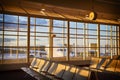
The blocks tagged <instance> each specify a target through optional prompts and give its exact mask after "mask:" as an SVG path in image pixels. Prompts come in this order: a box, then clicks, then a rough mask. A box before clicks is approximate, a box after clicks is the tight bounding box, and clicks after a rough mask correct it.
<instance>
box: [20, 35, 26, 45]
mask: <svg viewBox="0 0 120 80" xmlns="http://www.w3.org/2000/svg"><path fill="white" fill-rule="evenodd" d="M19 46H27V37H23V36H19Z"/></svg>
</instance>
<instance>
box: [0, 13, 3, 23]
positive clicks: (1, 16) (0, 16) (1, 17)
mask: <svg viewBox="0 0 120 80" xmlns="http://www.w3.org/2000/svg"><path fill="white" fill-rule="evenodd" d="M0 22H3V14H0Z"/></svg>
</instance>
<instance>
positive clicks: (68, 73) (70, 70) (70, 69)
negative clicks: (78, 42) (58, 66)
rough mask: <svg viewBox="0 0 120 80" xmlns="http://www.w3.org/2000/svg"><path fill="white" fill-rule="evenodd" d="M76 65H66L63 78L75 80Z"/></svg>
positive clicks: (64, 79)
mask: <svg viewBox="0 0 120 80" xmlns="http://www.w3.org/2000/svg"><path fill="white" fill-rule="evenodd" d="M75 71H76V67H75V66H73V65H66V69H65V72H64V74H63V76H62V79H63V80H73V77H74V75H75Z"/></svg>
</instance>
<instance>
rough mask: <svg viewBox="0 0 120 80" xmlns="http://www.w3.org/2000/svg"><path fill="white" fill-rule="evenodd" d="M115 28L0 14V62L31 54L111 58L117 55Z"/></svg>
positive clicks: (26, 57) (26, 56) (117, 40)
mask: <svg viewBox="0 0 120 80" xmlns="http://www.w3.org/2000/svg"><path fill="white" fill-rule="evenodd" d="M29 19H30V20H29ZM28 21H30V22H28ZM119 30H120V29H119V26H116V25H105V24H97V23H96V24H95V23H84V22H74V21H67V20H56V19H46V18H38V17H28V16H18V15H10V14H0V64H1V63H2V64H6V63H23V62H26V61H27V60H28V58H31V57H40V58H47V57H48V58H55V57H63V58H66V59H70V60H72V59H90V58H91V57H110V58H112V57H113V56H114V55H120V54H119V48H120V45H119V43H120V42H119V41H120V40H119V39H120V34H119V32H120V31H119ZM68 54H69V55H68ZM68 57H69V58H68Z"/></svg>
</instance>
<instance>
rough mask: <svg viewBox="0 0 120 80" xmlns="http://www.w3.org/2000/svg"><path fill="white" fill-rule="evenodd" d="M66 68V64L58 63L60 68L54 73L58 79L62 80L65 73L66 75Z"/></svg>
mask: <svg viewBox="0 0 120 80" xmlns="http://www.w3.org/2000/svg"><path fill="white" fill-rule="evenodd" d="M65 67H66V66H65V65H64V64H61V63H58V66H57V68H56V70H55V72H54V75H55V76H56V77H58V78H61V77H62V75H63V73H64V71H65Z"/></svg>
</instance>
